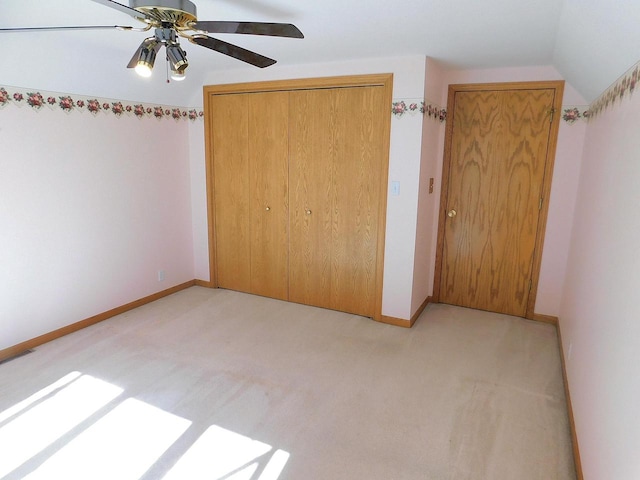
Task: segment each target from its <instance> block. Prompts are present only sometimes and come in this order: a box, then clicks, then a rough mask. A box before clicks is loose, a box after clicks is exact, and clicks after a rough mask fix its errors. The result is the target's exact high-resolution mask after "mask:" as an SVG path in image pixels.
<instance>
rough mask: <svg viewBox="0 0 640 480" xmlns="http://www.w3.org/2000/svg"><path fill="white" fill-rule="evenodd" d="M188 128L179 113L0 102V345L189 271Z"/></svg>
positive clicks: (176, 280)
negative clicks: (146, 114) (167, 115)
mask: <svg viewBox="0 0 640 480" xmlns="http://www.w3.org/2000/svg"><path fill="white" fill-rule="evenodd" d="M187 139H188V122H187V121H184V120H181V121H179V122H176V121H174V120H171V119H163V120H157V119H155V118H145V119H138V118H135V117H133V116H130V117H129V116H127V115H123V116H122V117H120V118H118V117H116V116H115V115H113V114H106V113H99V114H97V115H93V114H91V113H89V112H87V111H84V112H70V113H66V112H64V111H62V110H60V109H59V108H57V109H55V110H53V109H50V108H49V107H43V108H42V109H41V110H40V111H38V112H36V111H34V110H33V109H32V108H31V107H29V106H28V105H26V104H23V105H22V106H20V107H17V106H14V105H7V106H5V107H4V108H3V109H2V110H0V225H1V227H0V265H1V266H2V268H0V349H2V348H6V347H9V346H13V345H16V344H18V343H20V342H23V341H25V340H28V339H31V338H34V337H37V336H39V335H42V334H44V333H48V332H51V331H53V330H56V329H58V328H61V327H63V326H65V325H69V324H71V323H74V322H77V321H80V320H82V319H84V318H87V317H90V316H93V315H96V314H98V313H101V312H104V311H107V310H109V309H112V308H114V307H118V306H120V305H123V304H126V303H128V302H131V301H133V300H136V299H139V298H141V297H145V296H147V295H150V294H153V293H155V292H158V291H161V290H164V289H167V288H169V287H172V286H174V285H176V284H180V283H183V282H185V281H188V280H191V279H193V278H194V272H193V247H192V238H191V205H190V197H189V195H190V193H189V187H190V185H189V150H188V141H187ZM158 270H164V271H165V280H164V281H162V282H160V281H158Z"/></svg>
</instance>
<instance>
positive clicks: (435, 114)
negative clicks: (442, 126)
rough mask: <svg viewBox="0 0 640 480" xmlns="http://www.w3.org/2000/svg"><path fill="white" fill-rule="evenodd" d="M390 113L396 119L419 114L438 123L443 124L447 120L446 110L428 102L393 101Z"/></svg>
mask: <svg viewBox="0 0 640 480" xmlns="http://www.w3.org/2000/svg"><path fill="white" fill-rule="evenodd" d="M391 113H393V115H394V116H395V117H397V118H400V117H402V116H403V115H404V114H406V113H414V114H415V113H421V114H422V115H426V116H427V117H429V118H432V119H433V120H439V121H440V122H444V121H445V120H446V119H447V110H446V109H444V108H442V107H441V106H439V105H437V104H435V103H433V102H430V101H428V100H422V101H415V100H414V99H404V100H395V101H394V102H393V103H392V104H391Z"/></svg>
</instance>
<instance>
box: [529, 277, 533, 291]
mask: <svg viewBox="0 0 640 480" xmlns="http://www.w3.org/2000/svg"><path fill="white" fill-rule="evenodd" d="M531 288H533V280H531V279H529V291H531Z"/></svg>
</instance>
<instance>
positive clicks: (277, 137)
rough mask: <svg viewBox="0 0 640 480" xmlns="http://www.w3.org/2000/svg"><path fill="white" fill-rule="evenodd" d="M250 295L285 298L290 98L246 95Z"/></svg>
mask: <svg viewBox="0 0 640 480" xmlns="http://www.w3.org/2000/svg"><path fill="white" fill-rule="evenodd" d="M248 99H249V105H248V117H249V121H248V124H249V128H248V131H249V138H248V143H249V146H248V151H249V197H250V219H251V220H250V231H251V235H250V236H251V240H250V244H251V247H250V251H251V290H250V291H251V292H252V293H255V294H257V295H264V296H266V297H272V298H279V299H281V300H286V299H287V298H288V296H289V294H288V255H289V238H288V224H289V212H288V196H289V192H288V187H287V181H288V180H287V176H288V164H289V145H288V135H289V130H288V128H289V108H288V107H289V105H288V102H289V94H288V92H267V93H253V94H249V96H248Z"/></svg>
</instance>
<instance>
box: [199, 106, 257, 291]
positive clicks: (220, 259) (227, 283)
mask: <svg viewBox="0 0 640 480" xmlns="http://www.w3.org/2000/svg"><path fill="white" fill-rule="evenodd" d="M248 105H249V96H248V95H246V94H245V95H212V96H211V97H210V98H209V118H210V131H209V134H210V135H211V143H212V146H213V149H212V151H213V162H212V164H213V187H214V188H213V197H214V200H213V201H214V205H215V212H216V215H215V229H214V231H215V258H216V276H217V279H218V285H219V286H220V287H221V288H228V289H231V290H239V291H242V292H250V291H251V236H250V212H249V206H250V198H249V122H248V116H247V115H246V112H247V109H248Z"/></svg>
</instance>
